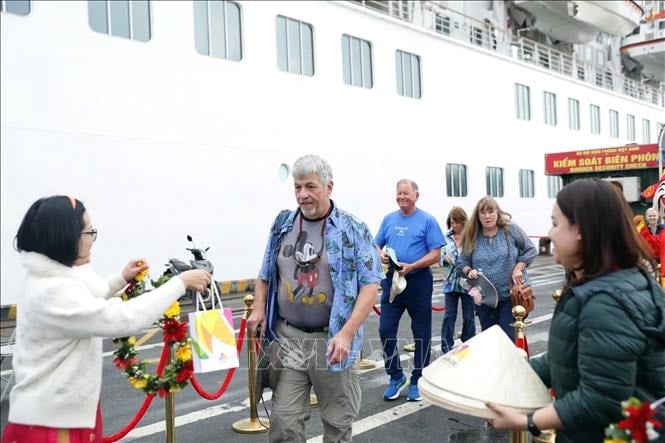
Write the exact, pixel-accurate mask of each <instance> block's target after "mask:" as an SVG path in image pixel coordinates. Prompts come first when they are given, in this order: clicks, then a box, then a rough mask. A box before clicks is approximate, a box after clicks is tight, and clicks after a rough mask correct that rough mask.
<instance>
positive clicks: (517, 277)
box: [512, 266, 524, 285]
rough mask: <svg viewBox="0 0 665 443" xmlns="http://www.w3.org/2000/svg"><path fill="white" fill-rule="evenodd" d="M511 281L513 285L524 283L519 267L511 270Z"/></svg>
mask: <svg viewBox="0 0 665 443" xmlns="http://www.w3.org/2000/svg"><path fill="white" fill-rule="evenodd" d="M512 279H513V283H514V284H516V285H521V284H522V283H524V274H523V273H522V269H521V268H520V267H519V266H515V267H514V268H513V275H512Z"/></svg>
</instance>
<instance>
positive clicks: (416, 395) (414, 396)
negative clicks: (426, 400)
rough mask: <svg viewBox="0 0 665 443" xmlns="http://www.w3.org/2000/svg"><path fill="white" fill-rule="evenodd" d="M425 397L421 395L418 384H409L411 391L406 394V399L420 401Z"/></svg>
mask: <svg viewBox="0 0 665 443" xmlns="http://www.w3.org/2000/svg"><path fill="white" fill-rule="evenodd" d="M422 399H423V398H422V397H421V396H420V391H419V390H418V386H417V385H411V386H409V393H408V394H406V401H420V400H422Z"/></svg>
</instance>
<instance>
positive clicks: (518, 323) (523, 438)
mask: <svg viewBox="0 0 665 443" xmlns="http://www.w3.org/2000/svg"><path fill="white" fill-rule="evenodd" d="M512 314H513V317H514V318H515V323H513V324H512V325H511V326H512V327H513V328H514V329H515V345H516V346H517V347H518V348H520V349H521V350H522V352H524V358H528V354H527V352H526V349H524V346H525V344H526V340H525V338H524V327H525V326H526V325H527V324H528V323H530V322H525V321H524V317H526V309H524V307H523V306H520V305H517V306H513V310H512ZM518 388H519V387H518ZM528 441H529V434H528V432H526V431H510V443H527V442H528Z"/></svg>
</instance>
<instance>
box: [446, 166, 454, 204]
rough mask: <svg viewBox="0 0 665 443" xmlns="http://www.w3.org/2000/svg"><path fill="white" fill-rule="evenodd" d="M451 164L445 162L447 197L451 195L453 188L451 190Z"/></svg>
mask: <svg viewBox="0 0 665 443" xmlns="http://www.w3.org/2000/svg"><path fill="white" fill-rule="evenodd" d="M451 169H452V165H450V164H447V165H446V195H447V196H448V197H452V196H453V190H452V181H453V179H452V171H451Z"/></svg>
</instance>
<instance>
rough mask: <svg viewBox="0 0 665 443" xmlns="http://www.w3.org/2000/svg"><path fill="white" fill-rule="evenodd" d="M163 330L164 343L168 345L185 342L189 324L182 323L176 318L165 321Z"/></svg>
mask: <svg viewBox="0 0 665 443" xmlns="http://www.w3.org/2000/svg"><path fill="white" fill-rule="evenodd" d="M162 329H163V330H164V342H165V343H168V344H171V343H175V342H178V341H183V340H184V339H185V337H186V336H187V323H185V322H183V323H180V322H179V321H178V320H176V319H174V318H169V319H168V320H166V321H164V324H163V325H162Z"/></svg>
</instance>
